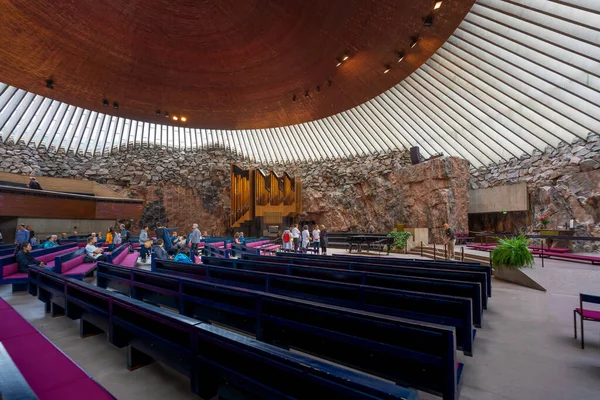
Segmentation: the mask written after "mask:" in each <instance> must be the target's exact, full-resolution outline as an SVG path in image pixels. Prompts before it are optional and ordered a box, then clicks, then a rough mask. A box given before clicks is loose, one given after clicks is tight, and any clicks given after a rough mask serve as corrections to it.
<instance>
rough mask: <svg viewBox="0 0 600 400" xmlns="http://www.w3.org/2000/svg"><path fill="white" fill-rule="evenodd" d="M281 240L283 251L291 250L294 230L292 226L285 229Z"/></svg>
mask: <svg viewBox="0 0 600 400" xmlns="http://www.w3.org/2000/svg"><path fill="white" fill-rule="evenodd" d="M281 241H282V242H283V251H284V252H286V253H287V252H289V251H291V250H292V231H291V227H290V228H287V229H286V230H285V231H283V235H281Z"/></svg>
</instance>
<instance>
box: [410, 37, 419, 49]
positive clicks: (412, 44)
mask: <svg viewBox="0 0 600 400" xmlns="http://www.w3.org/2000/svg"><path fill="white" fill-rule="evenodd" d="M417 43H419V37H418V36H413V38H412V39H411V42H410V48H411V49H412V48H414V47H415V46H416V45H417Z"/></svg>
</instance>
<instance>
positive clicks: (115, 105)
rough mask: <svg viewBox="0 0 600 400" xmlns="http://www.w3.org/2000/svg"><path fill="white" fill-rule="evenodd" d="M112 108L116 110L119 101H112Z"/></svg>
mask: <svg viewBox="0 0 600 400" xmlns="http://www.w3.org/2000/svg"><path fill="white" fill-rule="evenodd" d="M113 108H114V109H115V110H118V109H119V103H117V102H116V101H115V102H114V103H113Z"/></svg>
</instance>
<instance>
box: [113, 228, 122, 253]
mask: <svg viewBox="0 0 600 400" xmlns="http://www.w3.org/2000/svg"><path fill="white" fill-rule="evenodd" d="M121 243H123V239H121V234H120V233H119V232H117V231H115V232H114V233H113V249H116V248H117V247H119V246H120V245H121Z"/></svg>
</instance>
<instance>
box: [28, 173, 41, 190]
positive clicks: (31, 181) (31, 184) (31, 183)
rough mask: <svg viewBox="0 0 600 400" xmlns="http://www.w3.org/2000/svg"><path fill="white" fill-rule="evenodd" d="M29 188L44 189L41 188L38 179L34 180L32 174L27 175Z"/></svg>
mask: <svg viewBox="0 0 600 400" xmlns="http://www.w3.org/2000/svg"><path fill="white" fill-rule="evenodd" d="M29 189H34V190H44V189H42V187H41V186H40V183H39V182H38V181H36V180H35V177H34V176H30V177H29Z"/></svg>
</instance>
